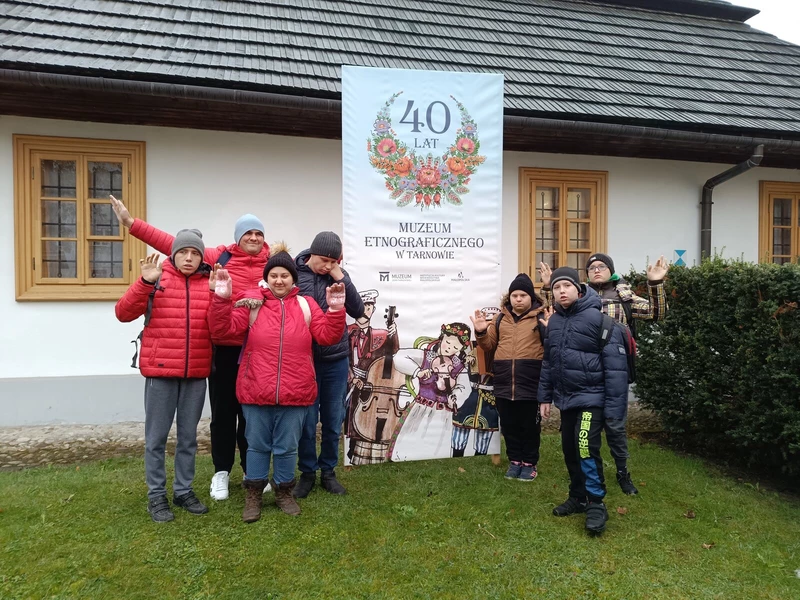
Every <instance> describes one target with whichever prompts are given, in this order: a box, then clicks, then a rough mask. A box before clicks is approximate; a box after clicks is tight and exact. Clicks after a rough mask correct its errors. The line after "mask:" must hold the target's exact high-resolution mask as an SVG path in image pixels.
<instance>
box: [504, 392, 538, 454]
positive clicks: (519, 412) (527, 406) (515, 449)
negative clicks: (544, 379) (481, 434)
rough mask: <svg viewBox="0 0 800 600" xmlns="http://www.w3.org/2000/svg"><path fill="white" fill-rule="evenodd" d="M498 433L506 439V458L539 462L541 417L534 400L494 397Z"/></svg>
mask: <svg viewBox="0 0 800 600" xmlns="http://www.w3.org/2000/svg"><path fill="white" fill-rule="evenodd" d="M495 401H496V402H497V412H498V413H499V415H500V433H501V434H503V437H504V438H505V440H506V454H508V460H513V461H517V462H524V463H529V464H532V465H535V464H537V463H538V462H539V443H540V442H541V434H542V425H541V423H542V418H541V416H540V415H539V403H538V402H536V401H525V400H516V401H512V400H509V399H508V398H496V400H495Z"/></svg>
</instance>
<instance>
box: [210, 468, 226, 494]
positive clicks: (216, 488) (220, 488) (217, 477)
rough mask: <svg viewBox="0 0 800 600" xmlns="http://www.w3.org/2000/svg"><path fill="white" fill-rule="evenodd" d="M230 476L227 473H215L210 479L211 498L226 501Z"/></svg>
mask: <svg viewBox="0 0 800 600" xmlns="http://www.w3.org/2000/svg"><path fill="white" fill-rule="evenodd" d="M230 478H231V475H230V473H228V472H227V471H217V472H216V473H214V477H212V478H211V497H212V498H213V499H214V500H227V499H228V481H229V480H230Z"/></svg>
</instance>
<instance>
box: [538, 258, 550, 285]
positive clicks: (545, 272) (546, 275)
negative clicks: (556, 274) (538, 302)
mask: <svg viewBox="0 0 800 600" xmlns="http://www.w3.org/2000/svg"><path fill="white" fill-rule="evenodd" d="M552 275H553V269H551V268H550V265H548V264H547V263H544V262H540V263H539V277H540V278H541V280H542V285H543V286H545V287H550V277H551V276H552Z"/></svg>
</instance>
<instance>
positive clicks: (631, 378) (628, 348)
mask: <svg viewBox="0 0 800 600" xmlns="http://www.w3.org/2000/svg"><path fill="white" fill-rule="evenodd" d="M601 314H602V315H603V321H602V322H601V324H600V348H601V349H602V348H605V347H606V344H608V341H609V340H610V339H611V334H612V333H613V332H614V328H615V327H619V328H620V329H622V337H623V339H624V340H625V344H624V345H625V356H626V357H627V359H628V383H634V382H635V381H636V354H637V353H638V351H639V348H638V346H637V345H636V338H634V336H633V332H632V331H631V330H630V329H629V328H628V327H626V326H625V325H623V324H622V323H618V322H617V321H615V320H614V319H613V318H611V317H609V316H608V315H607V314H606V313H601Z"/></svg>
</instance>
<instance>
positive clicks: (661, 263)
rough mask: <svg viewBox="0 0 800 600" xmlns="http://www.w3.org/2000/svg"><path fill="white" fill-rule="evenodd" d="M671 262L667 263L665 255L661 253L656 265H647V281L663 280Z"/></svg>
mask: <svg viewBox="0 0 800 600" xmlns="http://www.w3.org/2000/svg"><path fill="white" fill-rule="evenodd" d="M668 270H669V264H667V261H666V259H665V258H664V255H663V254H662V255H661V258H659V259H658V260H657V261H656V264H655V265H647V281H661V280H662V279H664V277H666V276H667V271H668Z"/></svg>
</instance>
